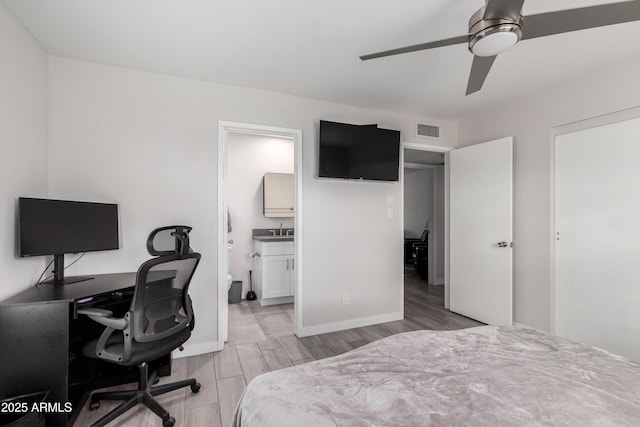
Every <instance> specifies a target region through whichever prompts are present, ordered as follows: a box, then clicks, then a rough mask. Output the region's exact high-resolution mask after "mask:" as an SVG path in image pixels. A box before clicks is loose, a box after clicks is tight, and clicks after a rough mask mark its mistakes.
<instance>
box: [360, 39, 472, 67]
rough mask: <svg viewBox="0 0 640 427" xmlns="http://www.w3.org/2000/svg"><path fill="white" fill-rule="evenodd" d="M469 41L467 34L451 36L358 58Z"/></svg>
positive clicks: (389, 54)
mask: <svg viewBox="0 0 640 427" xmlns="http://www.w3.org/2000/svg"><path fill="white" fill-rule="evenodd" d="M467 42H469V35H468V34H465V35H464V36H458V37H452V38H450V39H443V40H436V41H434V42H427V43H420V44H415V45H413V46H406V47H400V48H398V49H391V50H385V51H384V52H376V53H370V54H368V55H362V56H361V57H360V59H362V60H363V61H366V60H368V59H375V58H382V57H385V56H392V55H400V54H402V53H409V52H417V51H419V50H426V49H433V48H435V47H442V46H451V45H454V44H460V43H467Z"/></svg>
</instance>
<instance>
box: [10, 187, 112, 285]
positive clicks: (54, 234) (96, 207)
mask: <svg viewBox="0 0 640 427" xmlns="http://www.w3.org/2000/svg"><path fill="white" fill-rule="evenodd" d="M18 212H19V214H18V247H19V252H20V256H22V257H30V256H39V255H53V256H54V269H53V272H54V278H53V280H51V281H48V282H43V283H53V284H68V283H74V282H79V281H82V280H89V279H91V277H86V276H82V277H70V278H67V279H65V277H64V255H65V254H69V253H80V252H93V251H104V250H112V249H119V238H118V236H119V235H118V205H117V204H112V203H91V202H79V201H70V200H52V199H35V198H27V197H20V198H19V199H18Z"/></svg>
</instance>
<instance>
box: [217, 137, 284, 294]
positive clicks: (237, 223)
mask: <svg viewBox="0 0 640 427" xmlns="http://www.w3.org/2000/svg"><path fill="white" fill-rule="evenodd" d="M293 160H294V158H293V140H291V139H286V138H276V137H267V136H260V135H250V134H242V133H233V132H231V133H229V139H228V146H227V166H228V167H227V170H228V193H227V194H228V196H227V197H228V199H227V200H228V202H229V211H230V213H231V225H232V231H231V232H230V233H229V235H228V238H229V239H231V240H233V249H232V250H231V252H230V253H229V273H230V274H231V275H232V276H233V280H242V298H245V297H246V295H247V291H248V290H249V270H250V269H253V266H252V263H251V258H249V254H250V253H252V252H254V245H253V239H252V238H251V236H252V234H251V233H252V230H253V229H254V228H278V227H280V223H284V227H285V228H293V218H267V217H265V216H264V214H263V194H262V187H263V182H262V181H263V180H262V177H263V176H264V174H265V173H267V172H275V173H293V172H294V170H293Z"/></svg>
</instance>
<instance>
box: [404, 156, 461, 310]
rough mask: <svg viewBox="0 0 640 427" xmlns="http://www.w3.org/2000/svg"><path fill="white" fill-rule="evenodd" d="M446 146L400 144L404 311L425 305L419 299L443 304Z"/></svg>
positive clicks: (424, 301) (442, 305)
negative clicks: (401, 149) (401, 148)
mask: <svg viewBox="0 0 640 427" xmlns="http://www.w3.org/2000/svg"><path fill="white" fill-rule="evenodd" d="M448 150H449V149H444V148H441V147H430V146H425V145H422V144H408V143H405V144H403V174H402V177H403V229H404V257H403V259H404V265H403V270H404V271H403V272H404V293H405V298H404V299H405V311H411V310H413V309H414V308H415V309H419V307H422V309H424V307H425V305H424V304H422V303H429V304H436V305H438V306H440V307H444V306H445V286H444V285H445V205H446V203H445V199H446V192H445V176H446V175H445V152H446V151H448ZM413 303H416V304H413ZM414 306H415V307H414Z"/></svg>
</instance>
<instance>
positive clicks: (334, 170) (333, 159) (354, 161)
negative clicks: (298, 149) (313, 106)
mask: <svg viewBox="0 0 640 427" xmlns="http://www.w3.org/2000/svg"><path fill="white" fill-rule="evenodd" d="M318 151H319V158H318V176H319V177H322V178H343V179H358V180H360V179H363V180H376V181H397V180H398V173H399V172H398V171H399V168H400V131H396V130H389V129H382V128H379V127H378V126H377V125H353V124H348V123H337V122H330V121H325V120H321V121H320V137H319V150H318Z"/></svg>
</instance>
